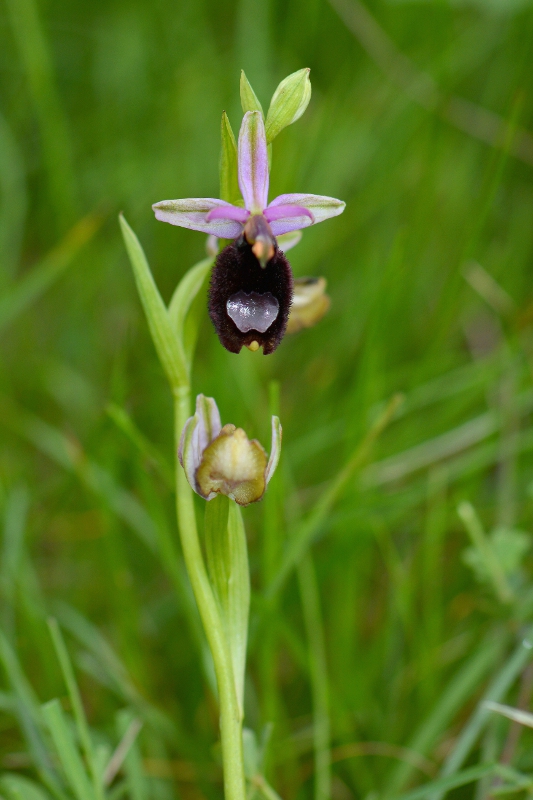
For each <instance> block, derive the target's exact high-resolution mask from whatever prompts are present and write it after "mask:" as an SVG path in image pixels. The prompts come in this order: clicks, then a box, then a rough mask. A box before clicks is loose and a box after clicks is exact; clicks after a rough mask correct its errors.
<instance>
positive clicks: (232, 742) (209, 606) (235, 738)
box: [174, 386, 246, 800]
mask: <svg viewBox="0 0 533 800" xmlns="http://www.w3.org/2000/svg"><path fill="white" fill-rule="evenodd" d="M174 397H175V405H174V408H175V431H176V447H177V446H178V445H179V438H180V434H181V431H182V430H183V426H184V425H185V422H186V421H187V419H188V417H189V416H190V390H189V388H188V387H185V386H184V387H181V388H180V389H178V390H175V392H174ZM176 503H177V515H178V524H179V531H180V537H181V546H182V548H183V555H184V558H185V564H186V566H187V572H188V573H189V578H190V581H191V584H192V588H193V592H194V596H195V598H196V603H197V605H198V610H199V611H200V616H201V618H202V622H203V626H204V630H205V633H206V636H207V641H208V643H209V647H210V649H211V654H212V656H213V662H214V665H215V673H216V677H217V685H218V695H219V703H220V736H221V740H222V762H223V767H224V795H225V798H226V800H245V798H246V785H245V779H244V759H243V748H242V714H241V712H240V709H239V703H238V699H237V694H236V691H235V681H234V678H233V666H232V662H231V655H230V652H229V648H228V644H227V641H226V637H225V633H224V627H223V624H222V620H221V618H220V613H219V608H218V605H217V601H216V599H215V596H214V594H213V590H212V588H211V584H210V583H209V578H208V576H207V572H206V568H205V563H204V558H203V554H202V549H201V547H200V540H199V538H198V531H197V527H196V516H195V513H194V502H193V493H192V490H191V487H190V486H189V484H188V483H187V478H186V477H185V473H184V471H183V470H182V469H181V468H180V467H178V469H177V474H176Z"/></svg>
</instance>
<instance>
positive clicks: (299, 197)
mask: <svg viewBox="0 0 533 800" xmlns="http://www.w3.org/2000/svg"><path fill="white" fill-rule="evenodd" d="M287 205H289V206H300V207H303V208H306V209H307V210H308V211H310V212H311V214H312V215H313V217H314V224H316V223H318V222H323V221H324V220H325V219H329V218H330V217H336V216H338V215H339V214H342V212H343V211H344V209H345V207H346V203H344V202H343V201H342V200H337V199H336V198H335V197H326V196H324V195H320V194H280V195H279V197H276V198H275V199H274V200H272V202H271V203H270V205H269V206H268V208H269V209H271V208H277V207H279V206H287ZM290 230H295V229H294V228H291V229H290Z"/></svg>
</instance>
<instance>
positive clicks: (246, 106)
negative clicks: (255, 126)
mask: <svg viewBox="0 0 533 800" xmlns="http://www.w3.org/2000/svg"><path fill="white" fill-rule="evenodd" d="M240 89H241V106H242V113H243V114H246V112H247V111H260V112H261V114H263V106H262V105H261V103H260V102H259V100H258V98H257V95H256V93H255V92H254V90H253V89H252V86H251V84H250V81H249V80H248V78H247V77H246V75H245V74H244V70H241V86H240ZM263 116H264V114H263Z"/></svg>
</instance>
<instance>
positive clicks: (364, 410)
mask: <svg viewBox="0 0 533 800" xmlns="http://www.w3.org/2000/svg"><path fill="white" fill-rule="evenodd" d="M532 41H533V5H532V3H531V2H530V0H453V1H452V0H427V1H426V2H422V1H420V2H411V1H410V0H365V5H361V4H360V3H359V2H357V0H331V3H328V2H326V0H308V2H306V3H304V2H302V0H284V2H281V0H268V1H267V0H241V1H240V2H229V1H228V0H221V2H218V3H215V2H213V0H209V1H208V0H182V1H181V2H179V3H174V4H170V5H169V4H168V3H163V2H161V1H160V0H153V2H151V3H147V2H145V0H131V2H129V3H127V4H126V3H125V2H123V0H110V1H109V2H106V3H103V2H100V1H99V0H96V1H95V2H92V3H90V4H83V3H79V2H67V0H53V2H50V0H48V1H47V2H45V0H2V4H1V12H0V68H1V75H2V80H1V86H0V264H1V266H0V334H1V339H0V510H1V514H2V537H3V538H2V560H1V563H0V590H1V593H2V597H1V623H2V637H1V640H0V660H1V662H2V665H3V676H2V689H1V691H0V712H1V713H0V759H1V761H0V764H1V766H2V769H3V770H4V771H5V773H4V777H3V779H2V784H1V786H2V789H1V791H2V793H3V794H5V796H6V798H7V799H8V800H14V798H18V797H24V798H28V800H34V798H35V800H42V798H43V797H49V796H54V791H53V789H51V788H50V784H48V789H46V790H44V789H43V790H42V792H45V791H46V792H51V794H50V795H48V794H44V793H41V794H39V795H37V794H32V793H31V792H36V791H37V789H35V786H34V785H33V784H32V785H31V786H30V784H29V783H27V782H26V783H24V777H26V779H31V780H35V781H37V782H40V783H41V785H44V783H43V781H44V779H43V775H45V774H48V775H50V774H52V773H53V774H54V775H55V774H56V773H57V776H59V777H57V780H58V781H59V784H61V780H62V779H61V777H60V775H61V768H60V767H58V766H57V765H56V764H55V756H50V755H49V753H53V752H54V750H53V746H52V743H51V740H50V739H49V734H48V732H47V730H46V726H45V725H44V724H43V722H42V719H41V717H40V710H39V703H41V702H45V701H48V700H50V699H51V698H54V697H61V698H62V699H63V703H64V707H65V708H67V709H68V708H69V704H68V700H66V699H65V697H66V690H65V687H64V684H63V681H62V678H61V672H60V670H59V666H58V664H57V660H56V657H55V654H54V650H53V646H52V640H51V638H50V635H49V631H48V629H47V627H46V618H47V617H48V616H49V615H50V614H53V615H54V616H56V617H57V618H58V619H59V621H60V624H61V626H62V628H63V630H64V632H65V636H66V641H67V646H68V650H69V652H70V654H71V657H72V659H73V661H74V663H75V669H76V675H77V678H78V681H79V684H80V689H81V692H82V696H83V702H84V705H85V709H86V712H87V714H88V718H89V722H90V725H91V731H92V735H93V736H94V737H95V741H96V742H97V743H98V744H99V745H100V746H101V748H102V752H103V753H104V754H105V753H106V752H110V748H111V747H112V746H114V745H116V742H117V741H118V738H120V735H121V733H123V732H124V730H125V729H126V728H127V726H128V724H130V723H129V722H128V720H130V719H131V715H134V716H135V718H136V719H139V720H140V721H141V722H142V723H143V729H142V731H141V733H140V734H139V736H138V740H137V744H136V745H135V747H134V748H133V749H132V751H131V753H130V756H129V761H127V770H126V771H127V776H126V777H127V785H125V786H126V788H125V792H126V795H125V796H127V797H131V798H132V799H133V800H143V798H148V797H149V798H150V799H152V798H153V799H154V800H157V799H158V798H161V800H167V799H168V800H170V798H175V797H184V798H191V800H199V798H209V799H210V798H215V797H220V795H221V783H220V771H219V768H218V767H217V758H218V756H217V751H216V746H214V742H215V741H216V739H217V712H216V701H215V699H214V694H213V691H212V684H211V685H210V683H209V674H210V670H209V664H208V662H207V664H206V662H205V659H204V660H203V661H202V659H203V653H204V645H203V638H202V634H201V632H200V628H199V621H198V618H197V616H196V613H195V610H194V605H193V602H192V599H191V595H190V592H189V589H188V584H187V581H186V578H185V576H184V570H183V566H182V563H181V558H180V554H179V548H178V545H177V532H176V528H175V521H174V512H173V490H172V478H171V476H172V462H173V458H174V454H173V452H172V450H173V447H172V434H171V430H172V412H171V402H170V396H169V392H168V389H167V386H166V383H165V380H164V377H163V374H162V371H161V369H160V367H159V365H158V362H157V359H156V356H155V352H154V350H153V346H152V344H151V341H150V339H149V334H148V330H147V326H146V323H145V320H144V318H143V316H142V311H141V308H140V304H139V301H138V299H137V296H136V293H135V289H134V284H133V279H132V275H131V272H130V267H129V264H128V263H127V259H126V255H125V251H124V247H123V243H122V241H121V238H120V234H119V229H118V224H117V214H118V212H119V211H120V210H123V211H124V212H125V214H126V216H127V218H128V220H129V222H130V223H131V224H132V226H133V227H134V228H135V230H136V232H137V234H138V235H139V238H140V239H141V241H142V243H143V246H144V247H145V249H146V252H147V255H148V258H149V261H150V264H151V266H152V270H153V272H154V274H155V277H156V279H157V282H158V285H159V287H160V290H161V292H162V294H163V297H164V298H165V299H167V300H168V299H169V298H170V296H171V293H172V291H173V289H174V287H175V285H176V283H177V281H178V280H179V278H180V277H181V276H182V275H183V274H184V273H185V271H186V270H187V269H188V268H189V267H190V266H191V265H192V264H194V263H195V262H197V261H198V260H200V259H201V258H203V257H204V253H205V250H204V246H205V238H204V237H203V236H202V235H201V234H197V233H194V232H190V231H186V230H182V229H179V228H174V227H171V226H168V225H161V224H160V223H157V222H155V220H154V218H153V214H152V212H151V209H150V205H151V203H153V202H155V201H158V200H161V199H167V198H174V197H189V196H214V197H216V196H217V195H218V169H217V165H218V148H219V125H220V116H221V112H222V110H223V109H226V110H227V112H228V114H229V116H230V119H231V121H232V124H233V127H234V129H235V130H237V129H238V126H239V122H240V106H239V96H238V81H239V72H240V69H241V68H244V69H245V71H246V73H247V75H248V77H249V79H250V81H251V82H252V85H253V86H254V88H255V90H256V92H257V93H258V95H259V97H260V99H261V100H262V102H263V105H264V106H268V102H269V98H270V96H271V94H272V92H273V91H274V89H275V87H276V85H277V83H278V82H279V81H280V80H281V79H282V78H283V77H285V76H286V75H287V74H288V73H290V72H292V71H294V70H296V69H299V68H301V67H310V68H311V80H312V85H313V97H312V101H311V105H310V107H309V109H308V111H307V112H306V114H305V116H304V117H303V118H302V119H301V120H300V121H299V122H298V123H296V124H295V125H293V126H291V127H290V128H288V129H286V130H285V131H284V132H283V133H282V134H281V135H280V137H279V138H278V139H277V140H276V142H275V145H274V158H273V172H272V178H271V196H275V195H277V194H280V193H282V192H291V191H302V192H307V191H309V192H314V193H319V194H328V195H332V196H335V197H340V198H342V199H344V200H346V202H347V208H346V211H345V213H344V214H343V215H342V216H341V217H340V218H338V219H335V220H332V221H330V222H327V223H325V224H324V225H320V226H319V227H317V228H316V229H311V230H309V231H306V232H305V234H304V237H303V240H302V242H301V243H300V244H299V245H298V247H297V248H295V249H294V250H293V251H291V253H290V255H291V256H292V257H291V263H292V265H293V269H294V272H295V275H297V276H303V275H324V276H326V277H327V280H328V286H329V292H330V294H331V298H332V308H331V311H330V312H329V314H328V316H327V317H326V318H325V319H324V320H323V321H322V322H321V323H320V325H319V326H317V327H316V328H314V329H312V330H309V331H305V332H303V333H301V334H297V335H295V336H294V337H287V338H286V339H285V340H284V342H283V344H282V346H281V347H280V348H279V350H278V351H277V352H276V353H275V354H274V355H272V356H269V357H268V358H263V357H262V356H261V355H260V354H251V353H249V352H244V353H241V354H240V355H239V356H234V355H231V354H229V353H227V352H225V351H224V350H223V349H222V348H221V346H220V345H219V343H218V340H217V338H216V336H215V335H214V332H213V330H212V328H211V325H210V323H209V320H208V318H207V314H205V321H204V325H203V329H202V333H201V336H200V343H199V348H198V355H197V362H196V367H195V374H194V384H195V388H196V390H197V391H201V392H203V393H205V394H207V395H212V396H214V397H216V399H217V402H218V404H219V407H220V409H221V414H222V419H223V421H225V422H229V421H231V422H233V423H235V424H237V425H239V426H242V427H244V428H245V429H246V430H247V431H248V433H249V434H250V435H254V436H257V437H258V438H259V439H260V440H261V441H262V442H263V443H265V444H267V442H268V438H269V417H268V414H269V407H270V406H271V404H272V403H274V405H275V404H276V402H277V401H276V400H275V395H276V387H277V385H278V383H279V390H280V398H279V406H280V416H281V419H282V423H283V427H284V456H283V464H282V469H281V471H280V472H279V473H278V474H277V476H276V478H275V480H274V483H273V484H272V488H271V490H269V494H268V496H267V498H266V500H265V501H264V502H263V503H262V504H260V505H258V506H257V507H253V508H249V509H246V510H245V512H244V516H245V522H246V525H247V529H248V531H249V547H250V557H251V566H252V573H253V574H252V579H253V589H254V600H253V607H252V627H251V642H250V653H249V680H248V685H247V712H246V713H247V724H248V726H249V727H250V728H252V729H254V730H255V731H256V732H257V733H258V734H260V732H261V731H262V730H263V726H264V725H265V724H266V723H269V722H272V723H273V725H274V727H273V733H272V741H271V745H270V747H269V748H268V754H267V757H266V765H265V769H266V774H267V776H268V778H269V780H270V782H271V783H272V784H273V785H274V786H275V787H276V789H277V790H278V791H279V793H280V794H281V795H282V797H283V798H284V799H285V798H293V797H299V798H300V797H301V798H303V797H312V796H313V792H314V794H315V797H317V800H324V791H325V789H324V784H322V788H321V784H320V781H315V782H314V781H313V776H314V774H315V771H316V763H317V762H316V760H314V759H313V747H314V748H315V756H316V758H317V759H318V763H319V765H320V763H321V764H322V767H321V769H322V775H324V774H325V773H324V769H325V770H326V773H327V763H328V761H329V760H330V759H331V761H332V762H333V766H332V771H333V780H332V784H331V796H332V797H333V798H335V800H350V798H359V797H367V798H369V799H370V798H375V797H378V796H385V795H386V796H392V795H396V794H397V793H398V792H401V791H406V790H407V789H409V788H410V787H412V786H416V785H418V784H422V785H423V784H424V783H425V782H427V781H429V780H435V779H437V777H438V776H439V774H440V775H452V776H453V775H457V773H458V770H460V769H461V768H462V767H465V768H467V769H469V768H470V767H475V765H477V764H484V763H488V762H493V761H499V762H500V763H503V764H505V765H507V766H508V767H509V768H511V767H512V770H514V772H513V773H512V775H513V776H514V777H511V773H509V774H507V773H506V775H505V777H503V778H502V777H501V776H499V777H496V778H494V777H493V776H491V775H489V777H488V778H487V777H485V778H484V779H482V780H480V781H479V782H477V783H472V781H473V780H474V779H473V778H472V779H469V780H467V779H465V780H464V781H463V783H465V786H464V788H460V789H455V790H454V794H455V795H456V796H457V797H459V796H460V797H476V798H477V800H482V798H485V797H487V796H489V795H490V794H491V793H493V792H495V791H504V790H505V791H508V792H510V793H522V794H524V793H526V794H527V793H529V792H530V787H531V778H530V777H529V776H530V773H531V771H533V758H532V752H533V751H532V745H533V740H532V737H531V735H530V734H528V733H527V730H526V731H524V732H522V734H521V736H519V735H518V732H517V727H516V725H514V726H513V724H511V723H509V722H507V721H504V720H503V719H502V718H500V717H496V716H495V715H494V714H492V715H490V714H489V713H488V712H485V711H483V709H482V708H481V707H480V706H478V705H477V704H478V703H479V701H480V699H481V698H482V697H483V693H484V692H486V691H488V692H489V694H490V696H491V697H492V698H493V699H495V700H498V701H502V702H507V703H510V704H511V705H521V706H523V707H524V708H526V709H527V708H529V707H530V703H531V687H532V682H533V680H532V673H531V668H529V669H528V662H529V655H528V652H527V648H524V647H522V648H521V646H520V641H521V640H522V639H523V637H524V635H526V634H524V631H525V630H526V631H527V628H525V627H524V626H527V624H528V623H531V621H532V619H531V618H532V615H533V560H532V551H531V543H532V540H531V530H532V512H533V507H532V500H533V456H532V451H533V427H532V420H531V412H532V410H533V387H532V372H531V370H532V366H533V362H532V358H533V291H532V286H531V276H532V266H533V263H532V254H533V224H532V220H533V183H532V175H533V173H532V167H533V138H532V136H531V134H529V133H528V132H527V130H528V128H529V129H530V130H531V129H533V94H532V89H533V73H532V71H531V53H532ZM276 382H278V383H276ZM269 386H270V400H269V390H268V387H269ZM397 392H402V393H404V402H403V404H402V405H401V407H400V408H399V410H398V411H397V413H396V416H395V419H394V420H393V421H392V423H391V424H390V425H389V426H388V427H387V429H386V430H385V431H384V432H383V434H382V435H381V436H380V437H379V439H378V441H377V442H376V443H375V445H374V447H373V449H372V452H371V454H370V455H369V457H368V458H367V460H366V462H365V463H364V464H362V465H361V469H359V470H358V471H357V474H356V475H354V476H352V477H351V479H350V481H349V482H348V485H347V486H346V487H345V489H344V491H343V492H342V493H341V495H340V497H339V499H338V502H336V503H335V504H334V505H333V506H332V508H331V509H330V510H329V511H328V514H327V515H326V517H325V519H323V520H322V521H321V522H320V524H319V525H318V526H315V527H314V528H313V530H312V532H311V533H312V536H311V537H310V538H311V542H310V544H311V545H312V546H311V547H310V549H309V550H307V551H306V552H307V555H306V557H305V559H304V561H303V562H302V564H303V566H301V567H299V569H298V570H297V573H295V572H294V570H293V569H292V566H293V564H292V562H290V563H289V566H288V567H287V552H290V551H288V549H287V548H288V544H287V543H288V542H289V541H290V536H291V533H292V534H293V535H294V532H295V531H297V530H301V529H300V528H299V527H298V526H299V525H300V522H299V520H300V519H301V515H302V514H303V515H304V517H305V514H306V513H307V512H312V509H313V507H314V504H315V503H316V501H317V499H318V498H320V497H321V496H322V492H323V491H324V489H325V488H327V486H328V485H329V482H330V481H331V480H332V479H333V478H334V477H335V476H336V475H337V474H338V473H339V471H340V470H341V468H342V467H343V466H344V464H345V463H346V462H347V460H348V459H349V458H350V455H351V454H352V453H353V452H354V450H355V449H356V448H357V447H358V445H359V443H360V442H361V440H362V439H363V437H364V436H365V435H366V434H367V432H368V430H369V428H370V426H371V425H372V423H373V421H375V420H376V418H377V417H378V416H379V414H380V413H381V412H382V410H383V408H384V404H385V403H386V402H387V401H388V400H389V398H390V397H391V396H392V395H393V394H395V393H397ZM272 398H274V399H272ZM460 503H463V505H462V506H461V509H462V512H463V513H462V519H461V517H460V516H459V515H458V513H457V507H458V505H459V504H460ZM465 503H466V504H471V505H464V504H465ZM474 509H475V513H476V514H477V517H476V516H475V514H474ZM199 511H201V506H199ZM465 523H466V524H465ZM480 524H481V525H482V526H483V530H484V531H485V533H480V532H479V530H478V529H479V525H480ZM469 531H470V537H469V533H468V532H469ZM480 537H481V538H480ZM471 539H472V540H473V542H474V544H471ZM309 553H310V554H311V558H310V557H309ZM465 554H466V555H465ZM281 570H284V571H283V577H284V581H283V582H282V583H281V579H280V571H281ZM502 580H503V585H504V590H503V591H502V583H501V581H502ZM272 586H277V587H278V589H279V591H277V592H276V593H275V594H273V592H272V591H271V590H270V591H269V587H272ZM517 647H518V650H516V649H515V648H517ZM513 659H514V660H513ZM202 663H204V664H206V666H205V669H203V670H202V669H201V668H200V665H201V664H202ZM502 676H503V677H502ZM498 681H499V683H498ZM495 687H496V688H495ZM126 708H127V709H129V710H128V711H124V709H126ZM476 709H477V710H476ZM117 715H118V716H117ZM128 715H130V716H128ZM476 715H477V716H476ZM328 720H329V733H328ZM324 725H325V727H324ZM476 726H477V727H476ZM324 731H325V733H324ZM317 732H318V734H317ZM321 737H322V738H321ZM469 737H470V738H469ZM329 741H331V748H330V747H329V744H328V742H329ZM106 748H107V750H106ZM320 759H322V761H320ZM324 765H325V767H324ZM47 771H48V772H47ZM319 771H320V767H319ZM461 774H462V773H461ZM473 774H474V776H475V777H476V776H477V777H479V776H478V775H477V773H473ZM17 776H19V777H17ZM20 776H22V777H20ZM517 776H518V777H517ZM528 780H529V783H528ZM17 781H18V782H17ZM128 781H129V783H128ZM469 781H470V782H469ZM44 782H45V781H44ZM52 783H53V781H52ZM457 783H459V784H460V783H461V780H460V779H458V780H457V781H456V784H457ZM59 784H58V785H59ZM450 785H452V784H450ZM21 787H22V788H21ZM313 787H314V788H313ZM437 789H438V787H437ZM58 791H59V789H58ZM61 791H63V795H60V794H59V795H55V796H58V797H60V796H61V797H64V798H67V797H71V796H74V797H78V795H76V794H75V793H74V795H71V794H69V791H70V790H69V789H61ZM321 791H322V795H321ZM327 791H328V792H329V789H328V790H327ZM17 792H18V794H17ZM435 792H436V790H435V789H434V790H433V793H430V792H429V790H428V791H427V792H426V794H424V795H418V796H431V797H436V796H437V795H438V791H437V793H435ZM439 796H442V794H441V795H439ZM110 797H111V794H110ZM117 797H118V794H117Z"/></svg>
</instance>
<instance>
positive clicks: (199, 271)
mask: <svg viewBox="0 0 533 800" xmlns="http://www.w3.org/2000/svg"><path fill="white" fill-rule="evenodd" d="M212 266H213V258H212V257H209V258H204V260H203V261H199V262H198V264H195V265H194V267H191V268H190V270H189V271H188V272H186V273H185V275H184V276H183V278H182V279H181V281H180V282H179V283H178V286H177V288H176V291H175V292H174V294H173V295H172V300H171V301H170V305H169V307H168V319H169V321H170V325H171V329H172V331H173V333H174V336H175V337H177V339H178V341H180V342H182V343H183V349H184V358H185V360H186V368H187V370H189V369H190V365H191V360H192V355H193V352H194V347H195V345H196V339H197V337H198V327H199V316H200V315H199V314H195V315H193V314H191V316H190V318H189V311H190V310H191V306H192V304H193V302H194V299H195V298H196V296H197V294H198V293H199V291H200V289H201V288H202V286H203V285H204V282H205V279H206V278H207V275H208V274H209V271H210V269H211V267H212Z"/></svg>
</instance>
